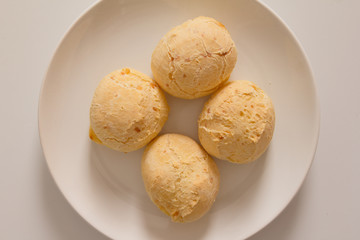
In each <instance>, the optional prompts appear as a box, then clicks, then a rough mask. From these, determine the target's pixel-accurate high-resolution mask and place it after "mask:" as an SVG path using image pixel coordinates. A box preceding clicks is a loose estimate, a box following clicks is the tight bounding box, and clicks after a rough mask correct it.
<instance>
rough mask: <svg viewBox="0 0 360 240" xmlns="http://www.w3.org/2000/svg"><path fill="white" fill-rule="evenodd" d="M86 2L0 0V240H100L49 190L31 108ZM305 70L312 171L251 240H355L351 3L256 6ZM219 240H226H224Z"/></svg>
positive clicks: (356, 49)
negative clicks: (315, 126) (273, 16)
mask: <svg viewBox="0 0 360 240" xmlns="http://www.w3.org/2000/svg"><path fill="white" fill-rule="evenodd" d="M93 2H94V0H77V1H72V0H62V1H49V0H32V1H24V0H23V1H10V0H0V79H1V87H0V113H1V114H0V124H1V125H0V126H1V129H0V134H1V135H0V151H1V152H0V153H1V155H0V156H1V160H0V190H1V195H0V239H68V240H72V239H87V240H95V239H97V240H105V239H108V238H106V237H105V236H103V235H102V234H101V233H99V232H98V231H97V230H95V229H93V228H92V227H91V226H90V225H88V224H87V223H86V222H85V221H84V220H83V219H82V218H81V217H80V216H79V215H78V214H77V213H76V212H75V211H74V210H73V209H72V208H71V207H70V205H69V204H68V203H67V201H66V200H65V198H64V197H63V196H62V195H61V193H60V191H59V190H58V188H57V187H56V185H55V183H54V181H53V179H52V177H51V175H50V173H49V171H48V169H47V166H46V162H45V159H44V156H43V153H42V150H41V145H40V141H39V136H38V126H37V105H38V97H39V93H40V87H41V83H42V80H43V77H44V74H45V71H46V68H47V66H48V64H49V61H50V59H51V56H52V54H53V52H54V50H55V48H56V46H57V44H58V43H59V41H60V39H61V37H62V36H63V34H64V33H65V32H66V30H67V29H68V27H69V26H70V25H71V24H72V23H73V22H74V21H75V20H76V18H77V17H78V16H79V15H80V14H81V13H82V12H83V11H84V10H85V9H86V8H87V7H88V6H89V5H91V4H92V3H93ZM262 2H264V3H265V4H266V5H268V6H269V7H270V8H272V9H273V10H274V11H275V12H276V13H277V14H278V15H279V16H280V17H281V18H282V19H283V20H284V21H285V22H286V24H287V25H288V26H289V27H290V29H291V30H292V31H293V32H294V33H295V35H296V36H297V38H298V40H299V41H300V43H301V44H302V46H303V47H304V50H305V52H306V54H307V56H308V58H309V60H310V64H311V67H312V70H313V73H314V77H315V82H316V85H317V92H318V96H319V100H320V107H321V129H320V138H319V144H318V149H317V153H316V156H315V160H314V163H313V165H312V168H311V170H310V172H309V175H308V177H307V178H306V180H305V182H304V185H303V187H302V188H301V189H300V191H299V193H298V194H297V195H296V197H295V198H294V200H293V201H292V202H291V203H290V204H289V206H288V207H287V208H286V209H285V210H284V212H283V213H281V214H280V215H279V217H278V218H276V219H275V220H274V221H273V222H272V223H270V224H269V225H268V226H267V227H266V228H265V229H263V230H262V231H260V232H259V233H257V234H256V235H254V236H253V237H252V238H250V240H260V239H268V240H272V239H276V240H281V239H290V240H293V239H294V240H296V239H299V240H303V239H359V237H360V225H359V223H360V156H359V154H358V150H360V14H359V10H360V1H358V0H316V1H313V0H292V1H285V0H262ZM224 238H226V236H224Z"/></svg>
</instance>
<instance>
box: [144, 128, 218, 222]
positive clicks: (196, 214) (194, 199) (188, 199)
mask: <svg viewBox="0 0 360 240" xmlns="http://www.w3.org/2000/svg"><path fill="white" fill-rule="evenodd" d="M141 169H142V176H143V180H144V184H145V188H146V191H147V192H148V194H149V196H150V198H151V200H152V201H153V202H154V203H155V204H156V205H157V206H158V207H159V208H160V210H162V211H163V212H164V213H166V214H167V215H169V216H170V217H171V219H172V221H174V222H191V221H194V220H197V219H199V218H200V217H202V216H203V215H204V214H205V213H206V212H207V211H208V210H209V209H210V207H211V206H212V204H213V202H214V201H215V198H216V195H217V193H218V189H219V181H220V177H219V171H218V169H217V166H216V164H215V162H214V161H213V159H212V158H211V157H210V156H209V155H208V154H207V153H206V152H205V150H204V149H203V148H202V147H201V146H200V145H199V144H197V143H196V142H195V141H194V140H192V139H191V138H189V137H186V136H183V135H180V134H165V135H162V136H160V137H157V138H156V139H154V140H153V141H152V142H151V143H150V144H149V145H148V146H147V148H146V150H145V152H144V155H143V158H142V163H141Z"/></svg>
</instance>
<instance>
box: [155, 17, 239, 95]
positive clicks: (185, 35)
mask: <svg viewBox="0 0 360 240" xmlns="http://www.w3.org/2000/svg"><path fill="white" fill-rule="evenodd" d="M236 60H237V51H236V47H235V44H234V42H233V40H232V39H231V36H230V34H229V32H228V31H227V30H226V28H225V27H224V25H222V24H221V23H220V22H218V21H216V20H215V19H213V18H209V17H197V18H195V19H192V20H188V21H186V22H184V23H183V24H181V25H179V26H177V27H175V28H173V29H171V30H170V31H169V32H168V33H167V34H166V35H165V36H164V37H163V38H162V39H161V40H160V42H159V43H158V45H157V46H156V48H155V50H154V52H153V54H152V58H151V69H152V72H153V74H154V79H155V81H156V82H157V83H158V84H159V85H160V86H161V88H162V89H164V90H165V91H166V92H168V93H169V94H171V95H173V96H175V97H179V98H184V99H194V98H199V97H202V96H206V95H209V94H210V93H212V92H214V91H215V90H217V89H218V87H219V86H220V85H221V84H222V83H223V82H225V81H226V80H227V79H228V78H229V77H230V74H231V72H232V70H233V68H234V66H235V63H236Z"/></svg>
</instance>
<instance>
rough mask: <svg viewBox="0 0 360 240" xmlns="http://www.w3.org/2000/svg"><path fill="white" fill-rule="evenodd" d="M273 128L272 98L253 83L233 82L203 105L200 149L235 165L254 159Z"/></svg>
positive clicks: (262, 148) (200, 119) (266, 145)
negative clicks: (202, 148)
mask: <svg viewBox="0 0 360 240" xmlns="http://www.w3.org/2000/svg"><path fill="white" fill-rule="evenodd" d="M274 127H275V112H274V107H273V104H272V102H271V99H270V98H269V97H268V96H267V95H266V94H265V92H264V91H263V90H261V89H260V88H259V87H258V86H256V85H255V84H254V83H252V82H249V81H234V82H229V83H227V84H226V85H225V86H224V87H223V88H221V89H219V90H218V91H217V92H216V93H214V95H213V96H212V97H211V98H210V99H209V101H208V102H207V103H206V104H205V106H204V108H203V110H202V112H201V114H200V117H199V122H198V134H199V139H200V142H201V144H202V146H203V147H204V148H205V150H206V151H207V152H208V153H210V154H211V155H213V156H215V157H217V158H219V159H222V160H228V161H231V162H235V163H247V162H251V161H254V160H255V159H257V158H258V157H259V156H260V155H261V154H262V153H264V151H265V150H266V149H267V147H268V145H269V143H270V141H271V139H272V135H273V131H274Z"/></svg>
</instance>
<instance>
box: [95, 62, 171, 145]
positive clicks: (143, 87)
mask: <svg viewBox="0 0 360 240" xmlns="http://www.w3.org/2000/svg"><path fill="white" fill-rule="evenodd" d="M168 111H169V108H168V105H167V102H166V99H165V96H164V94H163V93H162V91H161V89H160V88H159V87H158V85H157V84H156V82H155V81H154V80H153V79H151V78H150V77H148V76H146V75H145V74H143V73H141V72H138V71H136V70H134V69H130V68H123V69H120V70H116V71H114V72H112V73H110V74H108V75H107V76H106V77H104V78H103V79H102V80H101V82H100V83H99V85H98V87H97V89H96V91H95V94H94V96H93V100H92V103H91V107H90V125H91V127H92V130H93V133H94V134H93V136H96V137H97V138H98V139H99V141H100V142H101V143H102V144H103V145H105V146H107V147H109V148H112V149H114V150H117V151H121V152H130V151H134V150H137V149H139V148H141V147H143V146H145V145H146V144H147V143H148V142H150V141H151V140H152V139H153V138H154V137H156V135H157V134H158V133H159V132H160V130H161V128H162V126H163V125H164V124H165V122H166V120H167V117H168ZM93 138H94V137H93ZM99 141H98V142H99Z"/></svg>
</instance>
